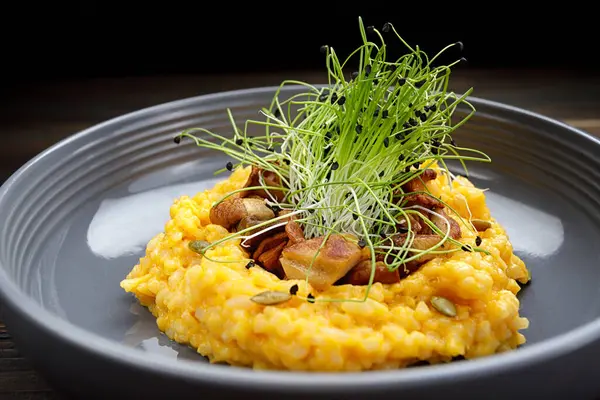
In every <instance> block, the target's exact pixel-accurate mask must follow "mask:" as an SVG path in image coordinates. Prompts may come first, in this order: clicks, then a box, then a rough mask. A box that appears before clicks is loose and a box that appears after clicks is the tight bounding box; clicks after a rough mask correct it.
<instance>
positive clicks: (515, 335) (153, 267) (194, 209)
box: [121, 168, 529, 371]
mask: <svg viewBox="0 0 600 400" xmlns="http://www.w3.org/2000/svg"><path fill="white" fill-rule="evenodd" d="M249 173H250V168H240V169H236V170H235V171H234V172H233V173H232V174H231V176H230V177H229V178H228V179H225V180H224V181H222V182H220V183H218V184H217V185H216V186H215V187H214V188H213V189H211V190H206V191H204V192H201V193H198V194H196V195H195V196H194V197H187V196H183V197H181V198H179V199H177V200H175V202H174V204H173V205H172V206H171V210H170V216H171V218H170V220H169V221H168V222H167V224H166V226H165V231H164V232H163V233H160V234H158V235H157V236H155V237H154V238H153V239H152V240H151V241H150V242H149V243H148V246H147V250H146V254H145V256H144V257H142V258H141V259H140V261H139V264H138V265H136V266H135V267H134V268H133V270H132V271H131V272H130V273H129V274H128V276H127V277H126V279H124V280H123V281H122V283H121V287H122V288H123V289H124V290H125V291H127V292H130V293H133V294H134V295H135V296H136V297H137V299H138V300H139V301H140V302H141V304H143V305H144V306H146V307H148V309H149V310H150V311H151V312H152V314H153V315H154V316H155V317H156V320H157V325H158V328H159V329H160V330H161V331H163V332H164V333H165V334H166V335H167V336H168V337H169V338H171V339H172V340H174V341H176V342H179V343H182V344H186V345H189V346H191V347H193V348H195V349H197V351H198V353H200V354H202V355H204V356H206V357H208V358H209V359H210V361H211V362H226V363H229V364H232V365H240V366H249V367H253V368H262V369H288V370H307V371H361V370H374V369H385V368H399V367H404V366H407V365H409V364H411V363H414V362H416V361H428V362H431V363H437V362H444V361H449V360H451V359H452V358H454V357H457V356H464V357H465V358H473V357H481V356H487V355H491V354H494V353H498V352H502V351H506V350H511V349H515V348H516V347H517V346H519V345H521V344H523V343H524V342H525V338H524V336H523V335H522V334H521V333H520V332H519V331H520V330H522V329H526V328H527V326H528V320H527V319H526V318H522V317H520V315H519V300H518V299H517V296H516V295H517V293H518V292H519V289H520V286H519V284H518V283H517V281H520V282H522V283H526V282H527V281H528V280H529V273H528V271H527V269H526V266H525V265H524V263H523V262H522V261H521V260H520V259H519V258H518V257H517V256H516V255H515V254H513V249H512V246H511V243H510V241H509V238H508V237H507V234H506V232H505V231H504V229H503V228H502V227H501V226H500V225H499V224H498V223H497V222H496V221H495V220H494V219H493V218H492V217H491V216H490V211H489V209H488V207H487V206H486V201H485V193H484V191H483V190H480V189H478V188H476V187H474V186H473V185H472V184H471V183H470V182H469V181H468V180H467V179H466V178H463V177H458V178H457V179H455V180H453V182H452V184H451V185H448V183H447V181H446V179H447V178H446V175H445V174H443V173H438V174H437V177H436V178H435V179H434V180H432V181H429V182H427V188H428V189H429V190H430V191H431V193H432V194H433V195H434V196H436V197H439V198H440V199H441V200H442V201H444V202H446V203H447V204H448V205H449V206H450V207H452V208H453V209H454V210H456V211H457V212H458V214H460V216H461V217H462V218H463V219H464V220H463V221H461V220H460V219H458V218H455V219H456V220H457V222H459V224H460V227H461V230H462V232H463V234H462V238H461V239H460V241H461V242H464V243H472V242H473V241H474V239H475V235H476V233H474V232H473V230H472V229H470V228H469V227H467V226H465V225H464V224H465V223H469V221H470V220H472V219H482V220H488V221H491V223H492V226H491V228H490V229H487V230H485V232H480V233H479V236H480V237H481V239H482V240H481V245H480V246H479V247H480V248H482V249H483V250H486V251H487V253H488V254H485V253H483V252H466V251H458V252H453V253H448V254H447V255H443V256H439V257H438V258H435V259H433V260H430V261H428V262H426V263H425V264H423V265H422V266H421V267H420V268H419V269H418V270H417V271H415V272H414V273H412V274H410V275H409V276H408V277H406V278H404V279H402V280H400V282H398V283H394V284H381V283H375V284H373V286H372V287H371V288H370V293H369V298H368V299H367V301H365V302H319V301H317V302H316V303H309V302H307V301H305V300H302V299H300V298H299V297H301V296H304V297H305V296H307V295H308V294H309V293H314V294H315V296H316V297H317V298H318V297H324V298H360V297H361V296H362V295H364V293H365V291H366V290H367V289H368V287H367V286H354V285H340V286H331V287H329V288H328V289H326V290H324V291H320V292H319V291H316V290H314V289H313V288H311V287H310V285H308V284H307V283H305V281H304V280H280V279H279V278H277V277H276V276H275V275H273V274H271V273H269V272H267V271H265V270H263V269H262V268H260V267H252V268H249V269H247V268H246V265H247V264H248V262H249V257H250V255H249V254H247V253H246V251H245V250H244V249H243V248H242V247H241V246H240V240H239V239H236V240H231V241H227V242H224V243H222V244H220V245H217V246H215V247H214V248H211V249H209V250H208V251H207V253H206V258H203V257H202V256H201V255H199V254H197V253H194V252H193V251H191V250H190V249H189V248H188V244H189V242H190V241H192V240H205V241H207V242H215V241H217V240H219V239H221V238H223V237H225V236H227V235H228V234H229V233H228V231H227V230H226V229H225V228H223V227H222V226H219V225H214V224H211V223H210V219H209V213H210V209H211V206H212V205H213V203H214V202H215V201H218V200H219V199H221V197H222V196H223V195H225V194H227V193H230V192H231V191H233V190H236V189H239V188H241V187H242V186H243V185H244V183H245V182H246V180H247V179H248V176H249ZM453 217H454V216H453ZM209 259H211V260H213V261H210V260H209ZM223 261H227V262H223ZM294 284H297V285H298V287H299V290H298V293H297V294H298V295H299V296H297V297H293V298H292V299H291V300H289V301H287V302H285V303H282V304H278V305H270V306H265V305H260V304H257V303H255V302H252V301H251V300H250V297H252V296H254V295H256V294H257V293H260V292H264V291H266V290H276V291H283V292H287V291H288V290H289V288H290V287H291V286H292V285H294ZM432 296H442V297H444V298H446V299H450V300H451V301H452V302H453V303H454V304H455V305H456V316H455V317H449V316H445V315H443V314H441V313H440V312H438V311H436V309H435V308H434V307H432V305H431V302H430V298H431V297H432Z"/></svg>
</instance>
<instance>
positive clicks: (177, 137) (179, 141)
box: [173, 136, 181, 144]
mask: <svg viewBox="0 0 600 400" xmlns="http://www.w3.org/2000/svg"><path fill="white" fill-rule="evenodd" d="M173 141H174V142H175V144H179V143H181V137H180V136H175V137H174V138H173Z"/></svg>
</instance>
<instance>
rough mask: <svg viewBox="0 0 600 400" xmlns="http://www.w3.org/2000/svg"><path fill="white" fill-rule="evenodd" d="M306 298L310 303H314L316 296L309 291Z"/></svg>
mask: <svg viewBox="0 0 600 400" xmlns="http://www.w3.org/2000/svg"><path fill="white" fill-rule="evenodd" d="M306 300H307V301H308V302H309V303H314V302H315V296H313V295H312V293H309V294H308V296H306Z"/></svg>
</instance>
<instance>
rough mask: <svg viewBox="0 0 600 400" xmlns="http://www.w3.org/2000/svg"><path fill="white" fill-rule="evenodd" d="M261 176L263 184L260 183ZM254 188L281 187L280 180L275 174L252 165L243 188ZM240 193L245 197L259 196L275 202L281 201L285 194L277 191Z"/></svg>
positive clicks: (258, 190) (253, 190)
mask: <svg viewBox="0 0 600 400" xmlns="http://www.w3.org/2000/svg"><path fill="white" fill-rule="evenodd" d="M261 176H262V180H263V182H264V184H263V183H261V179H260V178H261ZM256 186H269V187H282V184H281V179H280V178H279V176H278V175H277V174H276V173H275V172H273V171H269V170H266V169H262V168H259V167H257V166H254V165H253V166H252V171H251V172H250V175H249V176H248V179H247V180H246V184H245V185H244V187H256ZM242 193H245V195H246V196H259V197H262V198H265V199H271V198H274V199H276V200H277V201H282V200H283V198H284V197H285V193H283V190H277V189H252V190H248V191H245V192H242Z"/></svg>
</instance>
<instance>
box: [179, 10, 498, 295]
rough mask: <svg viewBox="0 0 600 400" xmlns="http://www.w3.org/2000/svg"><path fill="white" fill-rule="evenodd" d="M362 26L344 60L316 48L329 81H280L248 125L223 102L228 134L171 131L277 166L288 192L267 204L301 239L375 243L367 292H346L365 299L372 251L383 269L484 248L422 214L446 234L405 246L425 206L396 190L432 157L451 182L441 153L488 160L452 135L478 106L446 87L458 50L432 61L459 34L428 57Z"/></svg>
mask: <svg viewBox="0 0 600 400" xmlns="http://www.w3.org/2000/svg"><path fill="white" fill-rule="evenodd" d="M359 27H360V33H361V38H362V42H363V44H362V45H361V46H360V47H358V48H357V49H356V50H355V51H354V52H352V53H351V54H350V55H349V56H348V57H347V58H346V59H345V60H344V61H340V59H339V58H338V56H337V54H336V52H335V50H334V48H333V47H331V46H322V47H321V52H323V53H324V54H325V64H326V67H327V72H328V74H327V76H328V83H327V85H326V87H324V88H321V87H318V86H314V85H311V84H309V83H306V82H300V81H295V80H287V81H284V82H283V83H282V84H281V86H280V87H279V88H278V90H277V91H276V93H275V95H274V97H273V100H272V102H271V104H270V106H269V107H268V108H265V109H263V110H262V114H263V115H264V116H265V117H266V120H263V121H259V120H247V121H246V123H245V125H244V129H240V128H239V127H238V126H237V125H236V122H235V119H234V117H233V115H232V112H231V110H227V112H228V115H229V118H230V121H231V124H232V126H233V130H234V134H233V137H232V138H229V137H225V136H222V135H219V134H216V133H213V132H211V131H209V130H206V129H203V128H193V129H189V130H186V131H183V132H182V133H180V134H179V135H178V136H177V138H182V137H187V138H190V139H192V140H194V141H195V143H196V144H197V145H198V146H201V147H205V148H209V149H214V150H218V151H220V152H222V153H225V154H226V155H228V156H230V157H231V158H233V159H235V160H237V161H238V166H245V165H255V166H257V167H260V168H262V169H264V170H266V171H272V172H274V173H275V174H277V175H278V176H279V178H280V179H281V182H282V183H283V185H284V186H285V188H286V190H285V198H284V199H283V200H282V201H277V199H275V198H271V199H270V200H269V204H270V205H271V206H272V207H277V209H281V210H289V211H291V212H293V213H294V214H295V215H296V217H297V222H298V223H299V224H301V225H302V228H303V230H304V234H305V236H306V237H307V238H313V237H318V236H328V235H330V234H332V233H350V234H354V235H356V236H357V237H358V238H361V239H360V241H361V243H360V244H361V245H362V246H365V247H368V248H369V249H370V250H371V259H372V264H373V269H372V272H371V277H370V282H369V285H368V287H367V290H366V293H365V297H364V299H360V300H350V299H345V301H364V300H365V299H366V298H367V296H368V293H369V289H370V287H371V285H372V282H373V279H374V274H375V256H376V254H386V260H387V261H386V262H387V266H388V268H389V269H390V270H395V269H397V268H399V267H401V266H402V265H403V264H405V263H406V262H409V261H412V260H414V259H417V258H419V257H421V256H422V255H424V254H432V253H433V254H444V253H448V252H452V251H459V250H460V249H461V247H462V248H463V249H464V250H465V251H484V250H481V249H476V248H473V247H472V246H470V245H464V246H463V244H462V243H460V242H458V241H456V240H454V239H452V238H451V237H450V236H449V233H450V224H447V225H448V229H447V230H446V231H443V230H440V229H439V228H438V227H437V226H435V224H433V223H430V222H431V221H428V220H426V221H425V222H426V223H427V225H429V226H430V228H431V229H432V230H433V231H435V232H436V233H437V234H439V235H440V236H441V237H442V238H443V239H442V241H440V242H439V243H438V244H436V245H435V246H433V247H431V248H429V249H427V250H420V251H419V250H414V249H411V243H412V240H413V239H414V234H413V233H412V232H411V229H410V219H411V218H409V216H410V215H411V214H413V215H414V214H417V213H420V212H421V210H419V208H420V207H419V206H412V207H405V205H403V204H400V203H399V202H398V194H399V193H400V194H403V195H406V194H407V193H402V189H401V188H402V186H403V185H404V184H405V183H406V182H408V181H410V180H411V179H414V178H416V177H418V176H419V175H420V174H421V173H422V172H423V170H424V169H425V168H427V167H428V166H429V165H431V164H432V163H434V162H435V163H437V164H438V165H439V167H440V168H441V169H442V171H443V172H444V173H446V175H447V177H448V181H449V182H451V181H452V179H453V178H454V176H453V175H452V174H451V173H450V171H449V170H448V167H447V164H446V161H448V160H458V161H459V162H460V163H461V164H462V165H463V167H464V168H465V170H466V165H465V161H483V162H489V161H490V159H489V157H488V156H487V155H485V154H484V153H482V152H480V151H477V150H474V149H468V148H462V147H459V146H457V145H456V143H455V142H454V140H453V139H452V137H451V135H452V134H453V133H454V132H455V131H456V129H457V128H459V127H460V126H461V125H462V124H464V123H465V122H466V121H467V120H468V119H469V118H470V117H471V116H472V115H473V114H474V112H475V109H474V107H473V106H472V105H471V104H470V103H469V102H468V100H467V97H468V96H469V95H470V94H471V92H472V89H469V90H468V91H467V92H465V93H464V94H462V95H458V94H456V93H454V92H452V91H449V90H448V84H449V77H450V74H451V70H452V67H453V66H455V65H456V64H458V63H459V62H461V60H462V59H461V60H457V61H455V62H453V63H451V64H449V65H442V66H435V67H434V65H433V62H434V61H435V60H436V59H438V57H439V56H440V55H441V54H442V53H444V52H445V51H446V50H448V49H449V48H451V47H455V46H456V47H459V48H461V49H462V43H460V42H457V43H454V44H452V45H449V46H447V47H446V48H444V49H443V50H441V51H440V52H439V53H438V54H437V55H435V56H434V57H433V58H429V57H428V56H427V54H425V53H424V52H423V51H421V50H420V49H419V47H418V46H417V47H414V48H413V47H412V46H410V45H409V44H408V43H406V42H405V41H404V40H403V39H402V38H401V37H400V35H399V34H398V33H397V31H396V29H395V28H394V26H393V25H392V24H391V23H386V24H385V25H384V27H383V29H382V32H384V33H387V34H388V35H391V34H392V33H393V34H394V35H395V36H396V37H397V38H398V39H399V40H400V41H401V42H402V43H403V44H404V46H405V47H406V48H407V49H408V52H407V54H405V55H402V56H401V57H399V58H398V59H396V60H391V61H390V60H388V57H387V56H388V54H387V45H386V44H385V40H384V37H383V36H384V35H382V33H381V32H380V31H379V30H377V29H376V28H374V27H372V29H371V28H369V34H370V35H372V36H376V37H377V38H378V39H379V41H380V43H375V42H373V41H371V40H369V39H368V38H367V34H366V32H365V28H364V25H363V23H362V19H360V18H359ZM356 58H358V61H359V67H358V71H354V72H352V73H351V74H348V72H347V70H348V69H349V64H350V63H351V62H352V61H353V60H355V59H356ZM347 76H348V77H347ZM286 85H299V86H303V87H305V88H306V91H304V92H303V93H300V94H297V95H294V96H292V97H290V98H287V99H280V98H279V95H280V91H281V89H282V88H283V87H284V86H286ZM459 105H462V106H465V107H467V108H468V109H470V112H469V114H468V115H466V116H464V117H463V118H462V119H460V120H459V121H456V122H455V121H453V117H454V118H455V116H454V112H455V110H456V108H457V107H458V106H459ZM251 125H254V126H262V127H263V128H264V130H265V132H264V134H263V135H260V136H256V135H255V136H254V137H250V136H249V135H248V133H247V132H248V128H249V127H250V126H251ZM250 139H252V140H250ZM465 153H470V155H465ZM230 167H233V166H232V165H230V164H228V165H227V168H226V169H227V170H231V169H232V168H230ZM420 167H422V168H423V169H421V168H420ZM234 168H235V167H234ZM417 179H418V178H417ZM247 189H250V188H247ZM421 194H425V195H430V194H428V193H421ZM438 200H439V199H438ZM448 208H449V207H448ZM449 209H450V210H451V211H453V212H454V210H452V209H451V208H449ZM426 211H428V213H429V214H433V215H435V212H433V211H430V210H426ZM438 216H439V215H438ZM439 217H441V216H439ZM421 218H422V214H421ZM399 220H405V221H408V226H407V227H403V228H399V227H397V223H396V222H395V221H399ZM264 225H265V229H271V228H270V227H269V226H267V225H268V224H264ZM279 226H280V225H279ZM257 227H260V226H255V227H254V228H253V229H254V231H253V232H255V231H256V228H257ZM248 233H249V232H248V230H242V231H240V232H236V233H232V234H230V235H229V236H227V237H226V238H224V239H221V240H219V241H216V242H214V243H212V244H211V246H210V247H212V246H215V245H217V244H219V243H221V242H223V241H225V240H231V239H236V238H247V236H245V235H247V234H248ZM382 233H385V234H387V235H392V234H395V233H405V234H406V235H407V239H406V240H405V243H404V244H403V246H402V247H401V248H398V247H394V246H393V244H390V241H389V240H386V238H385V235H383V236H382V235H381V234H382ZM253 235H256V233H253ZM446 243H452V244H454V245H455V246H446ZM204 250H206V249H204ZM203 254H204V252H203ZM309 297H310V296H309ZM312 300H313V301H314V298H313V299H312ZM319 301H327V300H326V299H323V300H321V299H320V300H319ZM330 301H334V299H331V300H330Z"/></svg>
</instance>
